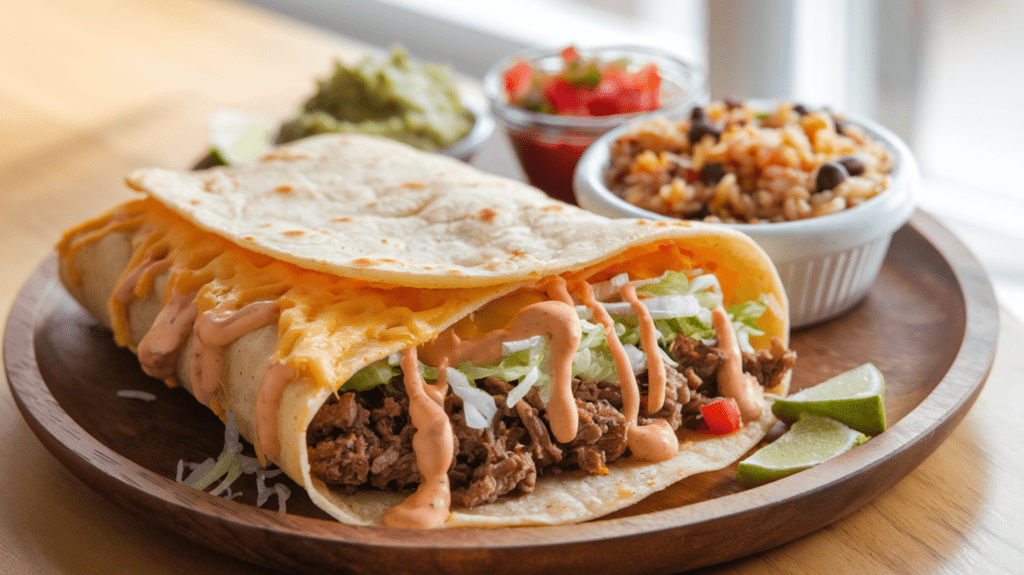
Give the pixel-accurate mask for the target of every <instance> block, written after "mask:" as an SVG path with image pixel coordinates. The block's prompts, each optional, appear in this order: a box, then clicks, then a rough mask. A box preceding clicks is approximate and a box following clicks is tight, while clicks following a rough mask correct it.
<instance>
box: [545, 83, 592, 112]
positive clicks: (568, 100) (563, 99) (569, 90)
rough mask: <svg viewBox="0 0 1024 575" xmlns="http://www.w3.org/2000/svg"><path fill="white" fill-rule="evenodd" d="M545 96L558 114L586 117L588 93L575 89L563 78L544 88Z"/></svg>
mask: <svg viewBox="0 0 1024 575" xmlns="http://www.w3.org/2000/svg"><path fill="white" fill-rule="evenodd" d="M544 96H545V97H546V98H547V99H548V101H550V102H551V107H552V109H553V110H554V112H555V113H556V114H561V115H564V116H586V115H587V104H586V97H585V96H586V91H585V90H577V89H576V88H573V87H572V85H570V84H569V83H568V82H566V81H565V80H562V79H561V78H557V79H555V80H554V81H553V82H551V83H550V84H548V85H547V86H546V87H545V88H544Z"/></svg>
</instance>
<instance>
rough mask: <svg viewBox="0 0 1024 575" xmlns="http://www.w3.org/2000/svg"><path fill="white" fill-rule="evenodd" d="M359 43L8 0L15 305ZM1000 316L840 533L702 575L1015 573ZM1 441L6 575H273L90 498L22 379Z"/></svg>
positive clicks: (258, 25) (205, 15) (240, 10)
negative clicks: (73, 250) (48, 440)
mask: <svg viewBox="0 0 1024 575" xmlns="http://www.w3.org/2000/svg"><path fill="white" fill-rule="evenodd" d="M363 49H364V47H362V46H359V45H358V44H355V43H353V42H351V41H347V40H345V39H343V38H340V37H337V36H333V35H330V34H327V33H324V32H322V31H319V30H316V29H313V28H310V27H308V26H305V25H301V24H298V23H295V22H293V21H290V20H287V19H284V18H281V17H279V16H275V15H272V14H269V13H267V12H263V11H261V10H258V9H255V8H252V7H250V6H248V5H245V4H242V3H240V2H231V1H219V0H218V1H202V2H200V1H188V0H183V1H177V2H172V1H170V0H162V1H156V2H149V1H145V0H118V1H114V0H88V1H87V0H33V1H32V2H10V3H6V4H5V6H4V10H3V18H0V266H2V269H3V270H4V273H3V274H2V275H0V307H2V308H3V309H4V310H9V309H10V307H11V304H12V302H13V300H14V298H15V295H16V294H17V291H18V289H19V288H20V287H21V285H22V283H23V282H24V281H25V279H26V278H27V277H28V276H29V275H30V274H31V273H32V271H33V270H34V269H35V267H36V266H37V265H38V264H39V262H40V261H41V260H42V259H43V258H44V257H46V256H47V254H49V253H50V251H51V250H52V246H53V244H54V242H55V241H56V240H57V239H58V237H59V234H60V232H61V230H63V229H64V228H66V227H69V226H71V225H73V224H75V223H77V222H79V221H81V220H83V219H85V218H87V217H90V216H92V215H94V214H96V213H98V212H100V211H101V210H102V209H105V208H107V207H110V206H113V205H114V204H116V203H119V202H121V201H123V200H125V199H127V198H129V197H130V196H131V194H130V193H129V192H128V191H127V190H126V189H125V187H124V186H123V184H122V177H123V175H124V174H125V173H126V172H128V171H129V170H131V169H133V168H136V167H141V166H149V165H163V166H169V167H180V168H185V167H187V166H189V165H190V164H191V163H192V162H193V161H194V160H195V159H197V156H198V155H199V153H200V152H201V150H202V147H203V145H204V142H205V141H206V137H205V119H206V117H207V115H208V114H209V113H210V112H211V111H212V110H214V109H216V108H221V107H231V108H238V109H246V110H251V111H255V112H264V113H268V114H273V115H276V116H280V115H281V113H282V110H288V109H290V107H291V106H296V105H297V103H298V100H299V98H300V97H302V96H304V95H305V94H307V93H308V92H309V91H310V90H311V89H312V86H313V84H312V78H314V77H318V76H322V75H323V74H324V73H326V71H327V70H328V69H329V66H330V63H331V61H332V60H333V59H334V58H337V57H341V58H350V57H353V56H355V55H357V54H359V53H360V51H361V50H363ZM509 154H510V151H509V148H508V143H507V141H506V140H505V139H504V137H503V136H501V135H499V136H497V137H496V138H495V139H494V140H493V141H492V143H491V144H490V145H489V146H488V148H487V149H486V150H485V152H484V153H483V154H482V156H481V157H480V158H478V160H477V162H476V163H477V164H478V165H479V166H480V167H482V168H483V169H487V170H490V171H495V172H499V173H502V174H503V175H509V176H513V177H520V176H521V174H520V173H519V172H518V168H517V167H516V166H514V165H513V164H512V163H510V162H509V161H508V158H509V157H510V155H509ZM5 313H6V312H5ZM1000 319H1001V333H1000V334H999V351H998V353H997V356H996V362H995V365H994V367H993V369H992V372H991V375H990V377H989V379H988V382H987V384H986V386H985V389H984V390H983V391H982V393H981V396H980V398H979V399H978V401H977V403H976V404H975V405H974V407H973V409H972V410H971V411H970V412H969V413H968V414H967V416H966V418H965V419H964V420H963V422H962V423H961V424H960V425H959V427H958V428H957V429H956V430H955V431H954V433H953V434H952V435H951V436H950V437H949V439H948V440H947V441H946V442H945V443H944V444H943V445H942V446H941V447H940V448H939V449H938V450H937V451H936V452H935V453H934V454H933V455H932V456H931V457H930V458H928V459H927V460H926V461H925V462H924V463H923V464H922V465H921V466H920V467H919V468H918V469H917V470H915V471H914V472H913V473H911V474H910V475H909V476H908V477H906V478H905V479H904V480H903V481H901V482H900V483H898V484H897V485H896V486H895V487H894V488H892V489H890V490H889V491H888V492H886V493H885V494H883V495H882V496H881V497H879V498H877V499H876V500H875V501H873V502H872V503H870V504H869V505H867V506H866V507H864V508H862V509H861V510H860V511H858V512H856V513H854V514H853V515H852V516H850V517H847V518H845V519H843V520H840V521H838V522H836V523H834V524H832V525H831V526H829V527H827V528H825V529H822V530H820V531H818V532H816V533H813V534H812V535H810V536H807V537H804V538H802V539H799V540H797V541H794V542H792V543H789V544H786V545H783V546H781V547H778V548H776V549H773V550H770V551H768V552H765V553H762V554H759V555H755V556H752V557H748V558H746V559H742V560H739V561H736V562H733V563H730V564H726V565H720V566H717V567H713V568H710V569H706V570H704V571H702V572H705V573H762V572H785V573H830V574H832V573H868V572H870V573H1011V572H1019V571H1020V569H1021V568H1022V567H1021V565H1024V550H1022V548H1024V537H1022V536H1021V531H1020V528H1019V526H1015V525H1016V522H1017V521H1019V519H1020V517H1022V516H1024V479H1022V474H1024V449H1021V448H1020V447H1019V446H1018V445H1017V441H1019V438H1022V437H1024V418H1022V417H1021V412H1020V411H1018V407H1019V406H1020V405H1021V404H1022V403H1024V387H1022V386H1021V385H1020V374H1021V373H1022V372H1024V354H1022V353H1021V352H1022V351H1024V345H1022V344H1024V324H1022V323H1021V322H1020V321H1019V320H1018V319H1017V318H1015V317H1012V316H1011V315H1009V314H1008V313H1006V312H1003V313H1002V314H1001V318H1000ZM0 377H2V376H0ZM0 440H2V441H0V485H2V486H3V488H4V493H3V496H2V497H0V572H3V573H47V574H49V573H53V574H62V575H65V574H84V573H215V574H220V573H264V572H267V571H265V570H263V569H260V568H257V567H254V566H251V565H248V564H245V563H242V562H240V561H237V560H235V559H232V558H229V557H226V556H222V555H219V554H217V553H216V552H213V551H209V550H207V549H205V548H201V547H198V546H196V545H195V544H193V543H191V542H190V541H188V540H186V539H184V538H182V537H180V536H177V535H174V534H171V533H169V532H166V531H163V530H162V529H160V528H158V527H155V526H153V525H151V524H149V523H147V522H146V521H145V520H144V519H140V518H138V517H136V516H134V515H131V514H129V513H127V512H125V511H123V510H121V508H119V507H117V506H115V505H113V504H111V503H109V502H107V501H106V500H105V499H103V498H102V497H101V496H99V495H98V494H96V493H94V492H92V491H91V490H89V489H88V488H86V487H85V486H84V485H83V484H82V483H81V482H80V481H79V480H78V479H77V478H76V477H74V476H73V475H71V474H70V473H69V472H68V471H66V470H65V469H64V468H63V467H61V466H60V465H59V464H58V463H57V461H56V460H55V459H54V458H53V457H51V456H50V454H49V453H48V452H47V451H46V450H45V449H44V448H43V447H42V445H41V444H40V443H39V441H38V440H37V439H36V438H35V436H34V435H33V434H32V433H31V431H30V430H29V428H28V426H27V425H26V424H25V422H24V421H23V420H22V418H21V415H20V413H19V412H18V410H17V408H16V407H15V405H14V402H13V400H12V398H11V394H10V389H9V388H8V386H7V385H6V384H4V385H0ZM684 568H685V566H683V565H681V566H680V569H681V570H682V569H684Z"/></svg>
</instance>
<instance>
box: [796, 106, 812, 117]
mask: <svg viewBox="0 0 1024 575" xmlns="http://www.w3.org/2000/svg"><path fill="white" fill-rule="evenodd" d="M793 111H794V112H796V113H797V114H800V115H801V116H806V115H807V114H810V113H811V111H810V110H808V109H807V106H804V105H803V104H797V105H796V106H793Z"/></svg>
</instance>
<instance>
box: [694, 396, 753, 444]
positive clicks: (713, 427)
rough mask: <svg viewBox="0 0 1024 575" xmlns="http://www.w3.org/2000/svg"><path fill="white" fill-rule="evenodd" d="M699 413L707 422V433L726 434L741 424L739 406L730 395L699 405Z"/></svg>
mask: <svg viewBox="0 0 1024 575" xmlns="http://www.w3.org/2000/svg"><path fill="white" fill-rule="evenodd" d="M700 413H701V415H703V416H704V423H706V424H707V433H709V434H711V435H726V434H729V433H732V432H734V431H736V430H737V429H739V428H740V426H742V425H743V421H742V419H740V408H739V406H738V405H736V400H735V399H733V398H731V397H727V398H725V399H719V400H718V401H713V402H711V403H709V404H707V405H702V406H700Z"/></svg>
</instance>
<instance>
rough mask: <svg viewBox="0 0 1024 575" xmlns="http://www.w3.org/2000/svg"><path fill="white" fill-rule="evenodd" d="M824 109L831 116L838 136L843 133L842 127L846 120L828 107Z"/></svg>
mask: <svg viewBox="0 0 1024 575" xmlns="http://www.w3.org/2000/svg"><path fill="white" fill-rule="evenodd" d="M825 111H826V112H828V115H829V116H830V117H831V118H832V123H833V124H834V125H835V127H836V133H837V134H839V135H840V136H841V135H843V128H844V127H845V126H846V121H845V120H843V118H842V117H840V116H838V115H836V113H835V112H833V111H832V110H829V109H828V108H826V109H825Z"/></svg>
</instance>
